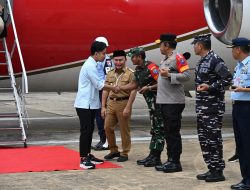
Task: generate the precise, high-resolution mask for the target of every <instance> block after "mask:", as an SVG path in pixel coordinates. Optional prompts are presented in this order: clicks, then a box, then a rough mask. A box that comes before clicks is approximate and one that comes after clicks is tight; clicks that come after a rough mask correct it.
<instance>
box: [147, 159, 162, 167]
mask: <svg viewBox="0 0 250 190" xmlns="http://www.w3.org/2000/svg"><path fill="white" fill-rule="evenodd" d="M161 165H162V163H161V159H160V158H159V157H158V156H154V157H153V158H151V159H149V160H148V161H147V162H145V164H144V166H145V167H154V166H161Z"/></svg>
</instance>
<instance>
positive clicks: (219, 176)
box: [205, 171, 226, 182]
mask: <svg viewBox="0 0 250 190" xmlns="http://www.w3.org/2000/svg"><path fill="white" fill-rule="evenodd" d="M225 180H226V179H225V177H224V175H223V171H211V174H210V175H208V176H207V177H206V179H205V181H206V182H219V181H225Z"/></svg>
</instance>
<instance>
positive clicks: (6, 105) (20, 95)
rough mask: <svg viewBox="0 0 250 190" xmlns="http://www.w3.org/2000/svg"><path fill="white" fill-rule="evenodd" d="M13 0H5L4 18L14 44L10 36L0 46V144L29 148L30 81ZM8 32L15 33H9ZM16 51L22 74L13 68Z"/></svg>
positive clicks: (3, 38) (0, 40)
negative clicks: (25, 65) (17, 28)
mask: <svg viewBox="0 0 250 190" xmlns="http://www.w3.org/2000/svg"><path fill="white" fill-rule="evenodd" d="M10 1H11V0H4V4H5V5H4V10H5V11H7V12H8V13H7V18H6V17H5V18H3V19H6V20H5V23H6V26H7V29H8V34H7V36H8V37H9V36H11V39H12V36H13V39H14V42H12V43H11V42H10V39H7V38H8V37H2V38H1V39H0V42H2V47H1V44H0V72H1V74H0V93H1V94H0V98H1V99H0V145H5V146H10V145H11V146H12V145H18V144H23V145H24V147H25V148H26V147H27V138H26V132H25V126H26V127H27V126H28V120H27V118H28V114H27V111H26V108H25V96H24V95H25V94H26V93H28V81H27V75H26V70H25V67H24V62H23V58H22V53H21V49H20V44H19V41H18V36H17V31H16V27H15V22H14V18H13V14H12V13H13V12H12V7H11V2H10ZM5 15H6V14H5ZM9 31H11V32H12V33H9ZM7 40H8V43H7ZM9 44H13V45H12V48H11V51H9V48H8V46H9ZM16 51H17V53H18V59H19V60H18V61H16V60H15V64H16V62H17V63H18V62H20V64H21V66H20V67H21V72H19V73H15V72H14V69H13V65H12V61H13V57H14V54H15V53H16ZM14 66H16V65H14ZM17 67H19V66H17ZM14 68H15V67H14ZM16 77H18V78H19V80H18V82H17V81H16ZM6 81H7V82H6ZM1 83H3V84H4V86H3V85H2V84H1Z"/></svg>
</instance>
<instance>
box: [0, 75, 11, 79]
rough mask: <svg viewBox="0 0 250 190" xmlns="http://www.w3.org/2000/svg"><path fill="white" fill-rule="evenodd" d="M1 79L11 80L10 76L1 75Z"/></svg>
mask: <svg viewBox="0 0 250 190" xmlns="http://www.w3.org/2000/svg"><path fill="white" fill-rule="evenodd" d="M0 78H10V76H9V75H0Z"/></svg>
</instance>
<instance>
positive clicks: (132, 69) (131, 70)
mask: <svg viewBox="0 0 250 190" xmlns="http://www.w3.org/2000/svg"><path fill="white" fill-rule="evenodd" d="M127 69H128V70H130V71H131V72H132V73H133V72H135V71H134V70H133V69H131V68H129V67H127Z"/></svg>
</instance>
